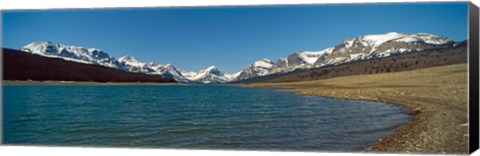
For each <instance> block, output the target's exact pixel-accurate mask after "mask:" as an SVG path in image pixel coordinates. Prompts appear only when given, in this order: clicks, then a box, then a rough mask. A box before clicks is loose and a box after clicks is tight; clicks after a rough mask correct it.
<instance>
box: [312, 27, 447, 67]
mask: <svg viewBox="0 0 480 156" xmlns="http://www.w3.org/2000/svg"><path fill="white" fill-rule="evenodd" d="M453 43H454V42H453V40H452V39H450V38H447V37H442V36H436V35H431V34H425V33H417V34H411V35H409V34H404V33H396V32H391V33H386V34H376V35H365V36H360V37H357V38H353V39H348V40H345V41H343V42H342V43H340V44H338V45H337V46H335V48H334V49H333V50H332V52H331V54H330V55H329V56H328V57H327V58H325V59H319V60H317V61H316V63H315V66H317V67H318V66H323V65H328V64H341V63H347V62H350V61H355V60H364V59H370V58H374V57H377V58H378V57H388V56H390V55H394V54H400V53H404V52H412V51H421V50H426V49H431V48H438V47H441V46H446V45H450V44H453Z"/></svg>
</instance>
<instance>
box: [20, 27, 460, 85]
mask: <svg viewBox="0 0 480 156" xmlns="http://www.w3.org/2000/svg"><path fill="white" fill-rule="evenodd" d="M454 43H455V42H454V41H453V40H452V39H450V38H448V37H442V36H436V35H432V34H426V33H417V34H404V33H396V32H391V33H386V34H373V35H364V36H360V37H357V38H352V39H347V40H344V41H343V42H341V43H339V44H337V45H336V46H334V47H329V48H325V49H324V50H321V51H300V52H295V53H292V54H290V55H289V56H287V57H286V58H280V59H278V60H277V62H273V61H270V60H269V59H260V60H258V61H255V62H253V63H252V64H250V65H249V66H247V67H246V68H244V69H243V70H241V71H239V72H237V73H234V74H226V73H223V72H222V71H221V70H219V69H218V68H216V67H215V66H211V67H208V68H206V69H203V70H200V71H198V72H193V71H185V70H181V69H177V68H176V67H175V66H173V65H171V64H158V63H155V62H141V61H138V60H137V59H136V58H135V57H133V56H124V57H120V58H119V59H116V58H114V57H112V56H110V55H109V54H108V53H106V52H104V51H101V50H98V49H94V48H83V47H76V46H67V45H61V44H58V43H52V42H33V43H30V44H28V45H26V46H24V47H23V48H22V49H21V50H22V51H25V52H29V53H33V54H38V55H42V56H47V57H56V58H63V59H65V60H69V61H76V62H81V63H89V64H97V65H102V66H107V67H111V68H115V69H118V70H123V71H128V72H137V73H147V74H152V75H162V76H163V77H165V78H174V79H175V80H177V81H178V82H181V83H207V84H211V83H226V82H232V81H241V80H246V79H250V78H255V77H259V76H266V75H272V74H278V73H288V72H292V71H294V70H297V69H311V68H318V67H323V66H328V65H339V64H344V63H348V62H352V61H358V60H368V59H372V58H383V57H388V56H391V55H397V54H402V53H408V52H415V51H422V50H428V49H434V48H441V47H446V46H449V45H452V44H454Z"/></svg>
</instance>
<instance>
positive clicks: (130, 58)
mask: <svg viewBox="0 0 480 156" xmlns="http://www.w3.org/2000/svg"><path fill="white" fill-rule="evenodd" d="M118 60H119V61H120V62H124V61H128V62H139V61H138V60H137V59H136V58H135V57H133V56H130V55H125V56H123V57H120V58H119V59H118Z"/></svg>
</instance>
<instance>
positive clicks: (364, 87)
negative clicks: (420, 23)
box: [241, 64, 468, 154]
mask: <svg viewBox="0 0 480 156" xmlns="http://www.w3.org/2000/svg"><path fill="white" fill-rule="evenodd" d="M467 71H468V70H467V64H456V65H449V66H441V67H433V68H425V69H419V70H413V71H405V72H396V73H384V74H374V75H357V76H346V77H338V78H331V79H325V80H315V81H303V82H288V83H256V84H248V85H241V86H245V87H270V88H284V89H281V90H282V91H292V92H295V93H298V94H304V95H317V96H324V97H332V98H342V99H353V100H366V101H378V102H385V103H391V104H397V105H400V106H403V107H405V108H407V109H409V110H410V113H412V114H414V115H415V118H414V119H413V120H411V121H410V122H409V123H407V124H406V125H405V126H402V127H401V128H398V129H397V130H396V131H395V134H394V135H392V136H390V137H387V138H382V139H380V140H379V142H378V143H377V144H375V145H374V146H372V147H370V148H368V149H365V151H368V152H379V153H392V152H395V153H436V154H439V153H448V154H467V153H468V92H467V91H468V90H467V89H468V88H467V86H468V84H467Z"/></svg>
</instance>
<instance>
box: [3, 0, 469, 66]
mask: <svg viewBox="0 0 480 156" xmlns="http://www.w3.org/2000/svg"><path fill="white" fill-rule="evenodd" d="M467 15H468V3H467V2H455V3H404V4H347V5H345V4H343V5H333V4H330V5H307V6H304V5H297V6H241V7H184V8H178V7H177V8H143V9H83V10H48V11H45V10H43V11H20V10H18V11H5V12H3V31H2V32H3V33H2V35H3V36H2V37H3V42H2V46H3V47H7V48H14V49H19V48H21V47H22V46H24V45H26V44H28V43H30V42H35V41H52V42H57V43H61V44H65V45H76V46H83V47H88V48H97V49H101V50H103V51H106V52H107V53H109V54H110V55H112V56H114V57H116V58H119V57H121V56H124V55H132V56H135V57H136V58H137V59H139V60H140V61H153V62H157V63H161V64H166V63H171V64H173V65H174V66H176V67H177V68H180V69H185V70H190V71H198V70H200V69H203V68H206V67H208V66H211V65H215V66H217V67H218V68H219V69H220V70H223V71H224V72H226V73H234V72H237V71H240V70H241V69H243V68H245V67H246V66H247V65H249V64H250V63H252V62H254V61H256V60H258V59H261V58H267V59H270V60H272V61H276V60H277V59H279V58H282V57H286V56H288V55H289V54H291V53H293V52H297V51H302V50H306V51H319V50H323V49H325V48H328V47H333V46H335V45H336V44H338V43H340V42H341V41H343V40H345V39H348V38H355V37H358V36H361V35H367V34H383V33H388V32H401V33H408V34H411V33H419V32H423V33H431V34H435V35H440V36H447V37H450V38H452V39H454V40H455V41H460V40H465V39H467V25H468V23H467V22H468V16H467Z"/></svg>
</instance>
